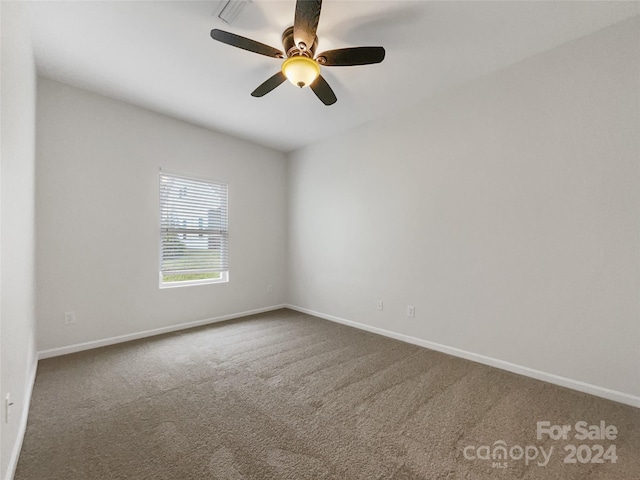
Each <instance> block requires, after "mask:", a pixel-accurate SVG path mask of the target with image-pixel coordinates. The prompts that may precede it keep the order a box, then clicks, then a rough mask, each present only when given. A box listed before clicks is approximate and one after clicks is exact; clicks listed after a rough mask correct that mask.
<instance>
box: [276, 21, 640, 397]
mask: <svg viewBox="0 0 640 480" xmlns="http://www.w3.org/2000/svg"><path fill="white" fill-rule="evenodd" d="M638 18H639V17H635V18H633V19H631V20H628V21H625V22H622V23H620V24H617V25H615V26H613V27H610V28H607V29H605V30H602V31H600V32H597V33H595V34H593V35H590V36H587V37H585V38H582V39H579V40H576V41H574V42H571V43H568V44H566V45H563V46H561V47H559V48H556V49H554V50H551V51H548V52H546V53H543V54H540V55H537V56H535V57H532V58H530V59H527V60H525V61H523V62H520V63H518V64H516V65H514V66H512V67H510V68H508V69H505V70H503V71H500V72H497V73H494V74H491V75H488V76H486V77H484V78H481V79H479V80H477V81H474V82H472V83H470V84H467V85H465V86H463V87H460V88H458V89H456V90H454V91H452V92H449V93H448V94H446V95H443V96H440V97H438V98H435V99H433V100H431V101H428V102H424V103H421V104H419V105H416V106H415V107H414V108H412V109H410V110H406V111H402V112H398V113H397V114H396V115H394V116H391V117H389V118H385V119H383V120H379V121H375V122H372V123H369V124H366V125H364V126H362V127H359V128H356V129H353V130H351V131H349V132H346V133H344V134H342V135H338V136H336V137H334V138H331V139H328V140H325V141H322V142H320V143H319V144H317V145H313V146H309V147H307V148H303V149H301V150H299V151H296V152H294V153H293V154H292V155H291V158H290V161H289V202H288V205H289V212H290V215H289V222H290V224H289V229H290V234H289V246H290V248H289V285H290V290H289V300H290V303H292V304H293V305H296V306H298V307H302V308H305V309H308V310H311V311H315V312H320V313H322V314H325V315H331V316H334V317H337V318H339V319H343V320H350V321H354V322H359V323H361V324H364V325H365V326H368V327H375V328H381V329H384V330H387V331H389V332H393V333H396V334H401V335H406V336H408V337H411V338H414V339H418V340H424V341H429V342H433V343H434V344H439V345H441V346H445V347H447V348H450V349H451V351H454V349H458V352H467V353H470V354H471V355H470V356H471V358H477V359H480V360H487V361H489V362H492V363H493V364H498V365H503V366H506V367H509V368H510V367H517V368H515V369H516V370H518V368H520V367H522V368H521V369H520V370H519V371H527V372H528V373H535V372H534V371H536V372H542V373H545V374H548V375H546V376H545V377H544V378H546V379H549V380H552V381H553V380H554V378H553V377H554V376H560V377H563V378H565V379H570V380H571V382H572V384H571V385H572V386H573V387H580V382H585V383H586V384H589V385H590V386H595V387H596V389H595V391H596V393H599V394H607V390H608V389H610V390H613V391H615V392H614V393H615V394H614V395H613V397H614V398H618V399H621V400H622V401H629V402H631V403H637V404H638V405H640V398H639V397H640V383H639V374H638V372H639V371H640V369H639V366H640V359H639V354H638V344H639V339H640V318H639V311H638V307H639V304H640V303H639V300H640V297H639V292H640V275H639V271H638V266H639V265H640V247H639V243H638V233H639V231H638V206H639V205H640V189H639V188H638V178H639V173H640V172H639V158H640V144H639V142H638V132H639V131H640V106H639V100H638V99H639V92H638V86H639V85H640V83H639V81H640V78H639V70H640V69H639V67H640V65H639V59H640V50H639V46H640V42H639V33H638V32H639V31H640V24H639V21H638ZM407 94H408V95H410V94H411V92H407ZM377 300H383V301H384V305H385V306H384V310H383V311H382V312H379V311H377V310H376V302H377ZM407 305H414V306H415V308H416V317H415V318H414V319H409V318H407V315H406V308H407ZM590 391H592V390H590ZM610 397H611V396H610Z"/></svg>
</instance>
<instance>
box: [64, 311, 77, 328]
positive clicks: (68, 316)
mask: <svg viewBox="0 0 640 480" xmlns="http://www.w3.org/2000/svg"><path fill="white" fill-rule="evenodd" d="M64 323H65V324H66V325H69V324H70V323H76V312H64Z"/></svg>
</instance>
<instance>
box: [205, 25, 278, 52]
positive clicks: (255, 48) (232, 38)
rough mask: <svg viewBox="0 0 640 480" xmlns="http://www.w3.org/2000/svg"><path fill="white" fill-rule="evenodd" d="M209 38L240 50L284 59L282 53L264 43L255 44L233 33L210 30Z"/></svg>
mask: <svg viewBox="0 0 640 480" xmlns="http://www.w3.org/2000/svg"><path fill="white" fill-rule="evenodd" d="M211 38H213V39H214V40H217V41H219V42H222V43H226V44H227V45H231V46H233V47H238V48H242V49H243V50H248V51H250V52H254V53H259V54H260V55H266V56H267V57H273V58H284V53H282V52H281V51H280V50H278V49H277V48H273V47H270V46H269V45H265V44H264V43H260V42H256V41H255V40H251V39H250V38H245V37H241V36H240V35H236V34H235V33H229V32H225V31H224V30H218V29H215V28H214V29H213V30H211Z"/></svg>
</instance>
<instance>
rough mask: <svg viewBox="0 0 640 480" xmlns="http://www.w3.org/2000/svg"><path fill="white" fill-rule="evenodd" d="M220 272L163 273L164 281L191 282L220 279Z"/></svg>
mask: <svg viewBox="0 0 640 480" xmlns="http://www.w3.org/2000/svg"><path fill="white" fill-rule="evenodd" d="M218 278H220V273H180V274H175V275H163V276H162V282H163V283H170V282H189V281H192V280H207V279H218Z"/></svg>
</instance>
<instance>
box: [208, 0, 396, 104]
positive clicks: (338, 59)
mask: <svg viewBox="0 0 640 480" xmlns="http://www.w3.org/2000/svg"><path fill="white" fill-rule="evenodd" d="M321 6H322V0H297V2H296V11H295V17H294V21H293V26H292V27H289V28H287V29H286V30H285V31H284V32H283V33H282V45H283V46H284V52H286V53H284V52H282V51H280V50H278V49H277V48H273V47H270V46H269V45H265V44H264V43H260V42H256V41H255V40H251V39H249V38H245V37H241V36H240V35H236V34H234V33H230V32H225V31H223V30H218V29H213V30H211V38H213V39H214V40H217V41H219V42H222V43H226V44H227V45H232V46H234V47H238V48H242V49H243V50H248V51H250V52H255V53H259V54H260V55H266V56H267V57H273V58H280V59H282V58H285V57H286V59H285V61H284V62H283V63H282V68H281V70H280V71H279V72H278V73H276V74H275V75H273V76H272V77H270V78H269V79H267V80H266V81H265V82H263V83H262V84H261V85H260V86H259V87H258V88H256V89H255V90H254V91H253V92H251V95H252V96H254V97H262V96H264V95H266V94H267V93H269V92H270V91H271V90H273V89H274V88H276V87H277V86H279V85H280V84H281V83H283V82H284V81H285V80H287V79H288V80H289V81H290V82H291V83H293V84H294V85H296V86H298V87H300V88H303V87H306V86H309V87H311V90H313V93H315V94H316V96H317V97H318V98H319V99H320V100H321V101H322V103H324V104H325V105H333V104H334V103H336V101H337V98H336V95H335V94H334V93H333V90H332V89H331V87H330V86H329V84H328V83H327V81H326V80H325V79H324V78H323V77H322V75H320V67H321V66H322V67H347V66H353V65H370V64H373V63H380V62H382V60H384V54H385V51H384V48H382V47H352V48H339V49H337V50H327V51H326V52H322V53H319V54H318V55H316V48H317V46H318V37H317V36H316V29H317V28H318V21H319V20H320V8H321Z"/></svg>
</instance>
